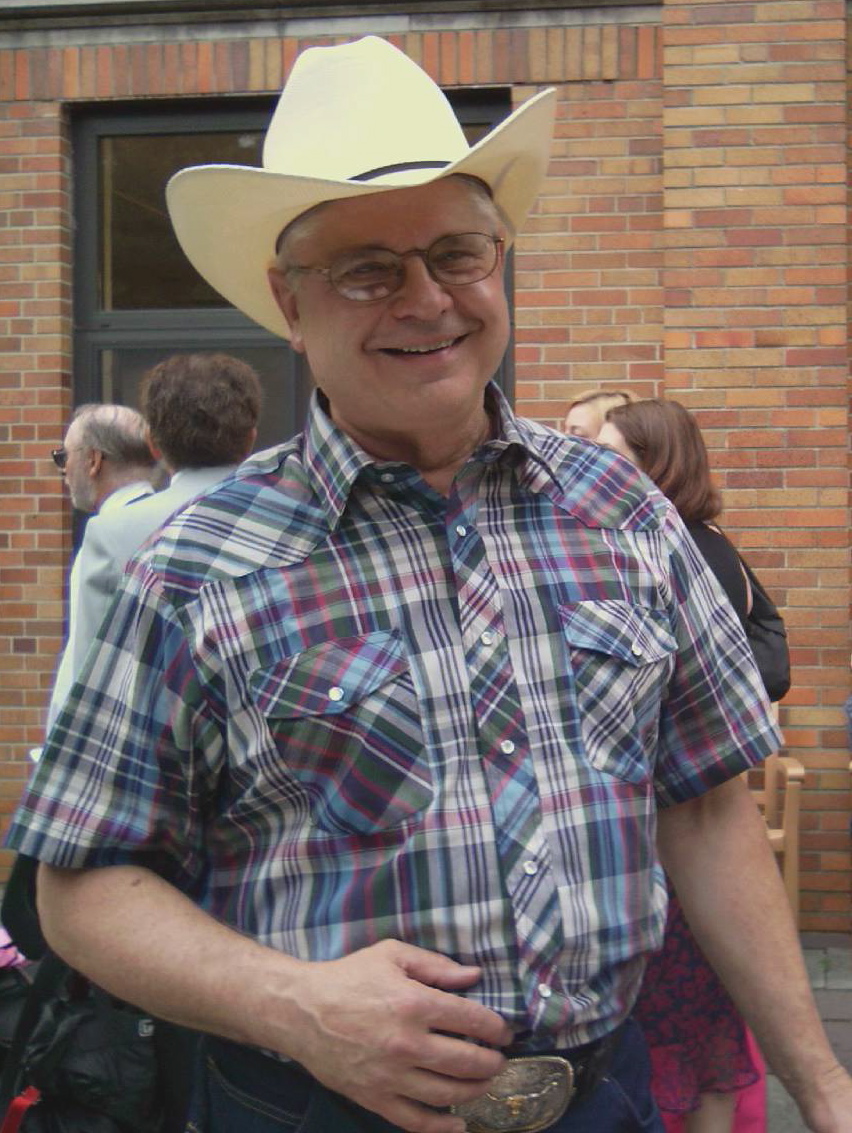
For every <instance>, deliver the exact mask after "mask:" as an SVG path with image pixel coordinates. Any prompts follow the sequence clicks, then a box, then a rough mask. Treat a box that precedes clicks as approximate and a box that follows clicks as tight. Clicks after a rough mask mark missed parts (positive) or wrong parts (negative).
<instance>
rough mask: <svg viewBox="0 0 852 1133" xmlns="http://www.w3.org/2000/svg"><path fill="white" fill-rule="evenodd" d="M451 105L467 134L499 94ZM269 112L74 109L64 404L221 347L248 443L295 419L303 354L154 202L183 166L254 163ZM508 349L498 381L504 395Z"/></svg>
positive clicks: (489, 119)
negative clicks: (246, 305) (251, 392)
mask: <svg viewBox="0 0 852 1133" xmlns="http://www.w3.org/2000/svg"><path fill="white" fill-rule="evenodd" d="M454 102H455V105H456V110H457V113H458V114H459V117H460V119H461V120H462V122H463V123H464V124H465V128H466V130H467V131H468V136H469V138H470V139H471V141H473V140H475V139H476V138H478V137H481V136H482V134H484V133H485V132H486V131H487V130H488V129H489V128H490V127H491V125H492V124H493V123H495V122H497V121H499V120H500V119H502V118H503V117H505V115H506V114H507V113H508V111H509V103H508V98H507V96H506V94H505V92H493V91H488V92H484V93H483V92H462V93H461V94H460V95H458V96H456V97H455V98H454ZM273 109H274V100H272V99H270V98H264V99H252V100H246V101H243V102H241V103H240V104H239V105H236V106H235V104H234V102H233V100H229V101H228V102H227V103H223V102H222V101H221V100H219V101H215V100H210V101H208V102H206V103H204V104H203V105H199V104H197V103H194V104H192V105H186V104H172V105H169V106H166V107H162V108H158V109H157V110H155V111H148V112H143V111H141V110H140V109H139V108H138V106H133V107H130V108H110V109H104V108H96V109H94V110H91V111H90V112H83V113H81V114H78V116H77V117H76V119H75V121H74V127H73V146H74V160H75V171H76V172H75V200H76V201H77V215H76V232H77V235H76V244H75V260H74V263H75V288H74V295H75V326H76V339H75V389H74V397H75V402H77V403H78V404H79V403H80V402H84V401H117V402H123V403H125V404H130V405H135V404H137V396H136V393H137V388H138V383H139V379H140V378H141V376H142V374H143V373H144V372H145V371H146V370H147V369H148V368H150V367H151V366H152V365H154V364H155V363H156V362H158V361H160V360H161V359H162V358H164V357H167V356H168V355H169V354H172V353H175V352H177V351H182V350H186V351H198V350H211V351H225V352H227V353H229V354H235V355H237V356H238V357H241V358H243V359H245V361H247V362H249V363H250V364H251V365H253V366H254V367H255V369H256V370H257V371H258V373H259V374H260V376H261V379H262V382H263V386H264V396H265V405H264V414H263V418H262V424H261V429H260V434H259V437H258V447H261V448H262V447H266V446H267V445H272V444H277V443H279V442H281V441H282V440H285V439H286V438H287V437H289V436H291V435H292V434H293V433H294V432H296V431H297V430H298V429H299V428H300V427H301V423H302V421H303V419H304V414H305V409H306V407H307V402H308V398H309V396H310V389H311V383H310V377H309V374H308V372H307V367H306V365H305V362H304V359H303V358H302V356H301V355H299V354H296V353H295V352H294V351H293V350H291V349H290V347H289V346H288V345H287V343H286V342H285V341H283V340H282V339H279V338H277V337H276V336H274V335H272V334H270V333H269V332H268V331H265V330H263V329H262V328H261V327H259V326H257V325H256V324H255V323H253V322H252V321H251V320H250V319H248V318H246V317H245V316H244V315H242V314H241V313H240V312H239V311H236V310H234V309H233V308H232V307H231V306H229V305H228V304H227V303H226V302H225V300H224V299H222V297H221V296H220V295H218V294H217V293H216V292H215V291H213V290H212V289H211V288H210V287H209V286H208V285H207V284H206V283H205V281H204V280H203V279H202V278H201V277H200V276H199V275H198V274H197V273H196V271H195V269H194V268H193V267H192V266H191V265H190V264H189V262H188V261H187V260H186V258H185V256H184V255H183V252H182V251H181V249H180V247H179V245H178V243H177V241H176V239H175V237H174V235H173V234H172V229H171V224H170V222H169V219H168V214H167V212H166V205H165V185H166V182H167V181H168V179H169V177H171V175H172V174H173V173H175V172H176V171H177V170H179V169H183V168H185V167H186V166H189V165H204V164H208V163H228V164H235V165H260V164H261V148H262V144H263V135H264V132H265V130H266V126H267V123H268V121H269V118H270V115H271V114H272V111H273ZM510 276H511V273H510V272H509V273H507V286H510ZM510 355H511V352H509V354H508V355H507V359H506V361H505V362H504V364H503V367H502V370H501V374H500V375H499V376H498V377H499V380H500V381H501V384H502V385H503V388H504V389H506V390H507V391H508V392H509V393H510V394H511V358H510Z"/></svg>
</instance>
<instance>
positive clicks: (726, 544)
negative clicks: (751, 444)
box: [597, 398, 751, 624]
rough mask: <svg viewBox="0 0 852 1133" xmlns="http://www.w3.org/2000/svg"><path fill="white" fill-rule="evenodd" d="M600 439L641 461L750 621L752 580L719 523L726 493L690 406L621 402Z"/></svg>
mask: <svg viewBox="0 0 852 1133" xmlns="http://www.w3.org/2000/svg"><path fill="white" fill-rule="evenodd" d="M597 440H598V444H602V445H606V446H607V448H611V449H614V450H615V451H616V452H620V453H621V455H622V456H626V457H627V459H628V460H630V461H632V463H633V464H636V465H638V467H639V468H641V469H642V471H643V472H644V473H646V475H647V476H649V477H650V478H651V479H652V480H653V481H654V483H655V484H656V485H657V487H658V488H659V489H660V491H661V492H662V493H663V495H664V496H667V497H668V498H669V499H670V500H671V502H672V503H673V504H674V506H675V507H676V508H677V511H678V514H679V515H680V517H681V519H682V520H683V522H684V523H685V524H686V527H687V530H688V531H689V533H690V535H692V538H693V539H694V540H695V543H696V545H697V547H698V549H699V551H700V552H701V554H702V556H703V558H704V559H705V560H706V562H707V565H708V566H709V567H710V569H711V570H712V571H713V573H714V574H715V575H716V578H717V579H718V580H719V582H720V583H721V585H722V588H723V589H724V591H725V593H726V594H727V595H728V598H729V599H730V602H731V605H732V606H733V607H734V611H735V612H736V614H737V616H738V617H739V619H740V621H741V622H743V624H745V619H746V617H747V615H748V612H749V609H750V608H751V594H750V592H749V585H748V580H747V578H746V575H745V571H744V570H743V568H742V565H741V563H740V557H739V555H738V554H737V552H736V549H735V548H734V546H733V544H732V543H731V542H730V540H729V539H728V538H727V537H726V536H725V535H724V534H723V533H722V532H721V531H720V529H719V528H718V527H717V526H716V525H715V524H714V523H713V520H715V519H717V518H718V516H719V515H720V514H721V511H722V496H721V494H720V492H719V490H718V488H717V487H716V485H715V484H714V483H713V479H712V476H711V473H710V458H709V456H708V453H707V446H706V445H705V443H704V438H703V437H702V435H701V430H700V428H699V427H698V422H697V421H696V420H695V418H694V417H693V416H692V414H691V413H690V412H689V410H688V409H685V408H684V406H683V405H681V404H680V402H679V401H664V400H663V399H661V398H649V399H648V400H646V401H634V402H633V403H632V404H630V405H619V406H615V407H614V408H612V409H610V410H609V412H608V413H607V414H606V419H605V420H604V423H603V425H602V426H601V429H600V432H599V433H598V435H597Z"/></svg>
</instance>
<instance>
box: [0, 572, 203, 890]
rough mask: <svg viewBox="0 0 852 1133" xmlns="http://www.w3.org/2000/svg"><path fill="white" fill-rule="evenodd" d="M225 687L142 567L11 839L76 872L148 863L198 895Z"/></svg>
mask: <svg viewBox="0 0 852 1133" xmlns="http://www.w3.org/2000/svg"><path fill="white" fill-rule="evenodd" d="M215 687H216V681H215V678H214V677H213V675H212V674H205V680H204V682H202V680H201V679H200V675H199V673H198V672H197V671H196V668H195V666H194V664H193V661H192V658H191V656H190V650H189V649H188V646H187V641H186V639H185V635H184V632H183V627H182V624H181V621H180V617H179V614H178V612H176V611H175V610H174V609H172V608H171V607H170V606H169V604H168V603H167V602H166V601H164V599H163V598H162V595H161V593H160V590H159V587H158V584H157V580H156V578H154V577H153V576H151V575H149V574H148V573H147V572H146V571H145V570H144V568H140V570H139V571H137V573H136V575H135V576H131V577H129V578H128V579H127V580H126V582H125V584H124V587H123V589H122V591H120V593H119V597H118V598H117V600H116V602H115V604H114V606H113V607H112V609H111V616H110V617H109V618H108V619H107V620H106V622H104V624H103V626H102V629H101V634H100V635H99V637H98V640H97V641H96V644H95V645H94V647H93V648H92V650H91V652H90V654H89V656H88V658H87V661H86V664H85V666H84V669H83V672H82V673H81V679H80V681H79V682H78V683H77V684H75V685H74V687H73V689H72V691H71V694H70V696H69V697H68V700H67V701H66V703H65V706H64V707H63V709H62V711H61V712H60V714H59V717H58V719H57V721H56V724H55V725H54V727H53V728H52V729H51V731H50V733H49V735H48V737H47V742H46V744H45V748H44V751H43V753H42V757H41V759H40V761H39V763H38V764H37V766H36V768H35V771H34V774H33V778H32V780H31V782H30V784H29V785H28V787H27V789H26V791H25V793H24V796H23V798H22V801H21V803H20V805H19V808H18V810H17V813H16V815H15V818H14V821H13V823H12V826H11V828H10V830H9V833H8V835H7V839H6V845H7V846H9V847H10V848H12V849H15V850H18V851H19V852H20V853H23V854H27V855H30V856H32V857H35V858H37V859H39V860H41V861H44V862H49V863H51V864H53V865H56V866H61V867H67V868H83V867H90V866H103V865H117V864H129V863H136V864H144V865H146V866H148V867H149V868H152V869H154V870H156V871H157V872H158V873H160V874H162V875H163V876H165V877H166V878H168V879H169V880H171V881H173V882H174V883H176V884H179V885H180V886H181V887H182V888H184V889H185V890H186V891H187V892H190V893H192V892H193V891H194V890H195V888H196V886H197V884H198V881H199V878H200V876H201V874H202V872H203V868H204V851H203V840H202V837H201V827H202V822H201V816H202V813H203V812H204V810H205V807H206V802H207V800H208V798H209V796H210V793H211V792H213V791H215V789H216V781H217V777H218V774H219V771H220V768H221V758H222V752H223V749H224V743H223V734H224V730H223V728H222V727H221V720H220V717H219V713H218V709H217V708H216V707H214V706H213V703H212V697H213V692H214V690H215Z"/></svg>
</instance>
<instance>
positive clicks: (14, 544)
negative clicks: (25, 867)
mask: <svg viewBox="0 0 852 1133" xmlns="http://www.w3.org/2000/svg"><path fill="white" fill-rule="evenodd" d="M545 20H548V21H550V22H549V23H545ZM436 21H437V17H432V18H431V19H430V21H429V27H430V29H431V30H417V27H416V17H400V18H399V19H398V20H396V21H395V23H394V26H395V27H404V28H406V29H407V30H405V31H404V32H400V34H398V35H389V36H388V38H390V39H392V40H393V41H394V42H396V43H397V44H398V45H399V46H400V47H402V48H403V49H404V50H406V51H407V52H408V53H409V54H410V55H412V57H414V58H415V59H417V60H418V61H420V62H421V63H422V64H423V65H424V66H425V67H426V68H427V69H428V70H429V71H430V72H431V73H432V74H433V75H434V77H435V78H436V79H437V80H438V81H439V82H441V83H442V84H444V85H445V86H448V87H452V86H457V85H461V86H470V85H499V86H510V87H511V88H512V96H513V101H514V103H516V104H517V103H519V102H521V101H523V99H524V98H526V97H527V96H528V95H529V94H530V93H532V92H533V91H534V90H536V89H538V88H539V87H540V86H541V85H544V84H555V85H556V86H557V87H558V94H559V101H558V107H559V109H558V124H557V129H556V138H555V142H554V149H553V159H552V162H551V167H550V176H549V179H548V182H547V185H546V188H545V191H544V192H543V194H542V196H541V199H540V200H539V202H538V204H537V206H536V208H535V210H534V212H533V214H532V216H531V217H530V219H529V222H528V224H527V226H526V229H525V232H524V233H523V234H522V236H521V238H520V239H519V241H518V246H517V255H516V281H515V282H516V383H517V385H516V389H517V404H518V408H519V409H520V411H522V412H524V413H526V414H529V415H531V416H534V417H537V418H539V419H541V420H544V421H548V422H551V423H556V422H557V421H558V420H559V419H560V418H561V416H562V414H563V412H564V407H565V403H566V401H567V400H568V399H569V397H570V396H571V395H572V394H573V393H575V392H576V391H578V390H579V389H583V388H586V387H589V386H593V385H597V384H599V383H605V384H607V385H611V386H618V387H623V386H627V387H629V388H632V389H633V390H634V391H636V392H637V393H639V394H644V395H649V394H667V395H669V396H675V397H678V398H679V399H681V400H682V401H684V402H685V403H686V404H687V405H689V406H690V407H691V408H693V409H695V410H696V411H697V412H698V414H699V417H700V420H701V423H702V425H703V426H704V428H705V430H706V435H707V438H708V442H709V444H710V446H711V450H712V454H713V460H714V464H715V467H716V468H717V470H718V472H719V478H720V482H721V484H722V487H723V488H724V493H725V499H726V504H727V508H726V515H725V522H726V524H727V527H728V529H729V531H730V532H731V534H732V535H733V536H734V538H735V539H736V541H737V542H738V544H739V545H740V546H741V547H742V548H743V549H744V550H746V551H747V553H748V555H749V558H750V559H751V561H752V562H753V564H754V565H755V566H756V567H757V568H758V569H759V571H760V573H761V575H762V576H763V578H764V581H765V582H766V583H767V584H768V585H769V587H770V588H771V589H772V591H773V593H774V594H775V596H776V597H777V598H778V599H779V601H780V602H781V603H782V604H783V606H784V611H785V614H786V615H787V618H788V622H789V627H790V637H791V644H792V649H793V660H794V664H795V684H794V689H793V691H792V692H791V693H790V695H789V697H788V698H787V700H786V701H785V704H784V706H783V707H782V723H783V726H784V729H785V734H786V737H787V743H788V746H789V748H790V749H791V750H792V751H793V752H794V753H795V754H796V755H797V756H798V757H799V758H800V759H802V761H803V762H804V763H805V765H806V767H807V769H808V778H807V785H806V791H805V815H804V822H805V834H804V838H803V854H802V865H803V881H802V888H803V897H802V905H803V926H804V927H806V928H809V929H824V930H841V931H845V930H847V929H848V927H849V911H850V905H849V882H850V857H849V830H848V823H849V777H848V770H847V767H848V751H847V747H846V739H845V732H844V724H843V716H842V711H841V705H842V702H843V700H844V698H845V696H846V693H847V689H848V685H849V667H848V661H849V650H850V635H849V630H848V621H849V597H850V578H849V566H848V543H849V535H848V527H849V499H848V469H847V464H848V406H847V399H848V365H847V351H846V338H847V321H848V319H847V282H846V258H847V250H848V235H847V227H846V211H847V205H846V191H845V181H846V176H847V164H848V159H847V152H848V143H847V130H848V122H849V114H848V110H847V103H848V99H847V73H848V70H849V67H848V64H847V50H848V47H847V28H846V19H845V8H844V5H843V4H842V3H840V2H839V0H837V2H833V0H813V2H809V0H790V2H784V0H779V2H777V3H776V2H773V3H771V4H767V3H764V4H760V3H736V2H730V3H726V2H721V3H713V4H707V3H705V2H702V3H691V2H687V0H681V2H678V3H665V4H663V5H661V6H660V7H648V8H641V9H633V8H627V9H617V8H615V9H603V10H601V12H599V13H597V14H596V13H594V12H590V11H589V10H585V11H584V13H583V15H582V18H581V17H580V16H579V15H577V14H575V15H574V16H572V14H571V12H570V10H569V9H564V10H563V9H560V10H558V11H553V12H548V13H538V14H537V15H536V18H535V19H529V20H528V21H527V23H526V24H524V22H523V20H518V18H517V16H515V17H514V18H513V19H512V20H511V23H510V21H509V19H508V17H507V18H506V19H505V20H503V19H501V18H500V17H498V18H497V19H492V20H490V22H489V26H488V27H479V28H478V27H476V26H475V24H476V17H475V16H471V17H470V24H471V26H470V27H464V26H461V25H462V21H461V19H460V18H459V17H455V18H453V19H452V21H450V19H449V18H448V20H447V26H446V28H445V29H443V30H442V29H440V28H438V27H436ZM345 22H346V21H341V20H339V19H338V20H336V21H335V22H334V25H333V29H334V32H335V35H336V36H337V38H338V39H347V38H351V37H353V36H354V35H357V34H361V33H363V32H365V31H368V30H379V31H382V32H384V31H386V28H385V27H384V26H378V27H377V28H375V29H373V28H370V27H368V26H366V24H365V21H364V20H363V19H362V20H360V21H355V20H353V21H352V26H351V28H350V27H345V28H342V26H341V25H342V24H345ZM302 25H304V21H302ZM302 25H300V26H302ZM305 26H307V25H305ZM282 29H283V34H281V35H279V34H278V33H277V32H276V31H275V30H274V29H271V28H270V27H263V28H260V29H255V28H252V27H251V26H241V25H238V24H230V25H221V26H219V27H214V26H213V25H210V24H208V25H198V26H197V27H195V28H190V29H183V30H179V31H178V30H170V29H169V27H168V26H165V25H161V26H155V27H151V28H142V27H140V28H135V29H128V34H127V36H126V37H120V36H118V35H117V34H116V32H115V29H114V28H113V29H111V33H110V34H100V33H99V30H98V29H96V28H95V29H91V30H87V29H85V28H82V27H77V28H74V29H69V30H68V31H67V33H65V34H63V37H62V39H61V42H57V41H55V40H51V41H50V44H52V45H48V46H45V42H46V41H45V40H44V39H43V38H36V37H33V42H32V45H30V44H29V43H28V42H27V41H26V37H25V36H23V35H22V36H21V37H20V39H19V41H18V42H17V43H12V42H11V39H10V37H9V36H8V35H7V36H6V37H5V39H0V205H2V212H1V213H0V340H2V343H3V347H4V349H3V351H2V353H1V354H0V485H2V495H3V502H4V504H3V507H2V509H0V597H2V606H0V705H2V716H0V814H7V813H8V812H9V811H10V809H11V807H12V806H13V803H14V800H15V798H16V797H17V795H18V793H19V790H20V785H21V782H22V779H23V776H24V774H25V767H26V751H27V749H28V748H29V747H30V746H33V745H34V744H36V743H38V742H39V739H40V733H41V721H42V718H43V710H44V705H45V701H46V697H47V692H48V688H49V684H50V680H51V674H52V668H53V664H54V657H55V653H56V650H57V649H58V647H59V644H60V640H59V633H60V627H61V594H62V579H63V574H64V570H65V567H66V563H67V556H68V551H69V542H70V539H69V531H68V515H67V511H66V505H65V503H64V501H63V497H62V493H61V486H60V484H59V480H58V477H57V476H56V475H55V472H54V471H53V469H52V466H51V465H50V464H49V463H48V461H47V460H46V459H45V454H46V452H47V450H48V449H49V448H50V447H52V446H54V445H55V444H57V443H58V440H59V438H60V437H61V435H62V432H63V428H64V424H65V421H66V419H67V414H68V409H69V406H70V402H71V390H70V385H71V383H70V375H69V371H70V347H71V336H72V326H71V312H70V233H71V219H72V218H71V212H70V208H71V202H70V161H71V155H70V154H69V152H68V144H67V137H66V132H65V113H66V108H67V107H68V106H69V104H73V103H75V102H80V101H85V102H93V101H99V100H105V101H109V100H114V99H137V98H138V99H142V98H148V97H167V98H176V99H179V98H181V97H188V96H196V95H204V94H211V93H216V94H242V93H256V92H268V91H276V90H277V89H278V88H279V87H280V85H281V83H282V81H283V79H284V77H285V75H286V73H287V71H288V69H289V66H290V64H291V62H292V60H293V58H294V56H295V54H296V53H297V51H298V50H299V49H301V48H302V47H303V46H305V45H306V44H307V43H308V42H321V41H327V40H325V36H324V32H325V31H326V30H327V25H324V24H323V22H322V21H321V20H319V19H317V20H314V21H312V23H311V24H310V26H309V28H308V29H307V30H309V31H310V38H308V36H307V34H306V35H305V36H303V37H301V38H299V37H296V36H295V35H288V34H287V32H286V21H282V23H281V29H279V30H282ZM118 39H121V42H116V41H117V40H118Z"/></svg>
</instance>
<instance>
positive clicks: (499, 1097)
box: [452, 1054, 574, 1133]
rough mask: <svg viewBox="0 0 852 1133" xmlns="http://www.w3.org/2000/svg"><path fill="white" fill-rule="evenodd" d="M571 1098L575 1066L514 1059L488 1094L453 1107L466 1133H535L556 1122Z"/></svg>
mask: <svg viewBox="0 0 852 1133" xmlns="http://www.w3.org/2000/svg"><path fill="white" fill-rule="evenodd" d="M573 1096H574V1067H573V1066H572V1065H571V1063H570V1062H569V1061H568V1060H567V1059H566V1058H559V1057H557V1056H556V1055H551V1054H542V1055H533V1056H532V1057H529V1058H513V1059H511V1061H510V1062H509V1063H508V1065H507V1066H506V1068H505V1070H503V1071H502V1073H500V1074H498V1075H497V1077H496V1078H495V1079H494V1080H493V1081H492V1083H491V1086H490V1088H489V1090H488V1093H487V1094H483V1096H482V1097H481V1098H476V1099H475V1100H474V1101H472V1102H463V1103H462V1104H461V1105H454V1106H453V1107H452V1112H453V1113H455V1114H458V1115H459V1116H460V1117H463V1118H464V1119H465V1121H466V1122H467V1130H468V1133H538V1131H539V1130H541V1129H547V1127H548V1126H550V1125H553V1123H554V1122H555V1121H558V1120H559V1118H560V1117H561V1116H562V1114H563V1113H564V1112H565V1110H566V1109H567V1108H568V1104H569V1102H570V1101H571V1098H572V1097H573Z"/></svg>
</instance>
